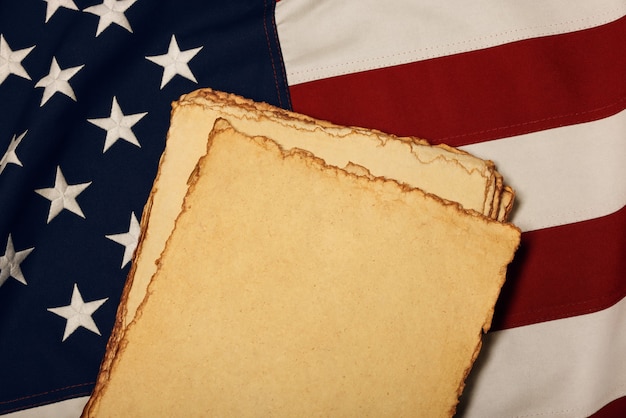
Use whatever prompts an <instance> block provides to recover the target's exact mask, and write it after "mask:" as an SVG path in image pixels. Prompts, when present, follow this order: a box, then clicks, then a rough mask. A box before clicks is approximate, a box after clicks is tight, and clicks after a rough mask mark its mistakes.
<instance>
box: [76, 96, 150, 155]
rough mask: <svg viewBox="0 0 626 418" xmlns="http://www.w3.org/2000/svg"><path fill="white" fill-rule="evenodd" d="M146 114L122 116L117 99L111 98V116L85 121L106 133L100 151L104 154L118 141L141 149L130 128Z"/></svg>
mask: <svg viewBox="0 0 626 418" xmlns="http://www.w3.org/2000/svg"><path fill="white" fill-rule="evenodd" d="M147 114H148V112H144V113H134V114H132V115H124V114H123V113H122V109H121V108H120V105H119V104H118V103H117V98H115V97H113V104H112V105H111V116H109V117H108V118H98V119H87V121H88V122H90V123H93V124H94V125H96V126H98V127H100V128H102V129H104V130H105V131H107V136H106V139H105V140H104V149H103V150H102V153H103V154H104V153H105V152H106V151H107V150H108V149H109V148H110V147H111V145H113V144H115V143H116V142H117V140H118V139H123V140H125V141H127V142H130V143H131V144H133V145H136V146H138V147H141V145H139V141H137V137H135V134H134V133H133V131H132V130H131V128H132V127H133V126H134V125H135V124H136V123H137V122H139V120H141V118H143V117H144V116H146V115H147Z"/></svg>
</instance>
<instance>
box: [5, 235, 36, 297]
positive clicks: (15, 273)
mask: <svg viewBox="0 0 626 418" xmlns="http://www.w3.org/2000/svg"><path fill="white" fill-rule="evenodd" d="M34 249H35V248H34V247H33V248H29V249H27V250H22V251H18V252H15V247H14V246H13V240H12V239H11V234H9V239H8V240H7V247H6V250H5V251H4V255H3V256H1V257H0V286H2V284H3V283H4V282H6V281H7V279H8V278H9V277H13V278H14V279H15V280H17V281H18V282H20V283H23V284H26V279H25V278H24V275H23V274H22V269H21V268H20V264H22V262H23V261H24V259H25V258H26V257H28V255H29V254H30V253H31V252H32V251H33V250H34Z"/></svg>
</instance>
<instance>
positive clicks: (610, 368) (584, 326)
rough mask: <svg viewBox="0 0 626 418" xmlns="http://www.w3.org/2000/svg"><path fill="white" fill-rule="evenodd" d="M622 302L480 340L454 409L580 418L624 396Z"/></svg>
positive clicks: (625, 318) (471, 413) (625, 311)
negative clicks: (464, 388)
mask: <svg viewBox="0 0 626 418" xmlns="http://www.w3.org/2000/svg"><path fill="white" fill-rule="evenodd" d="M625 323H626V298H625V299H622V301H621V302H619V303H617V304H616V305H613V306H612V307H610V308H608V309H605V310H603V311H600V312H596V313H593V314H588V315H582V316H578V317H572V318H567V319H559V320H556V321H551V322H544V323H540V324H534V325H528V326H525V327H520V328H513V329H509V330H504V331H497V332H493V333H490V334H488V335H487V337H486V338H485V341H484V346H483V350H482V351H481V353H480V355H479V357H478V360H477V362H476V364H475V366H474V370H472V372H471V373H470V378H469V380H468V386H467V387H466V390H465V392H464V395H463V397H462V401H461V405H460V408H459V412H462V413H460V416H463V417H466V418H471V417H480V418H487V417H497V418H506V417H530V416H532V417H536V416H550V417H567V418H571V417H586V416H589V415H590V414H592V413H594V412H596V411H598V410H599V409H600V408H602V407H603V406H605V405H606V404H608V403H609V402H611V401H613V400H615V399H617V398H620V397H622V396H625V395H626V361H624V360H625V359H626V357H625V356H626V354H625V353H626V326H624V324H625Z"/></svg>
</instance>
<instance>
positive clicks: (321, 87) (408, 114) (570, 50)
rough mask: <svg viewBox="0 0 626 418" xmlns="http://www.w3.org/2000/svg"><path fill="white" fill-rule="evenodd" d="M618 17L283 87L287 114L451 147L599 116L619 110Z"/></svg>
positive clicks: (622, 98)
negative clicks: (289, 111) (287, 99)
mask: <svg viewBox="0 0 626 418" xmlns="http://www.w3.org/2000/svg"><path fill="white" fill-rule="evenodd" d="M624 45H626V18H621V19H619V20H617V21H614V22H612V23H609V24H606V25H603V26H599V27H596V28H592V29H587V30H582V31H578V32H572V33H567V34H563V35H556V36H548V37H542V38H535V39H530V40H525V41H519V42H514V43H510V44H506V45H502V46H498V47H493V48H488V49H484V50H479V51H473V52H468V53H462V54H457V55H452V56H447V57H442V58H436V59H431V60H426V61H420V62H416V63H412V64H406V65H400V66H395V67H389V68H385V69H381V70H372V71H366V72H362V73H356V74H350V75H345V76H340V77H333V78H329V79H324V80H318V81H314V82H309V83H304V84H300V85H295V86H291V87H290V92H291V96H292V102H293V108H294V110H296V111H298V112H302V113H306V114H309V115H311V116H315V117H318V118H322V119H327V120H331V121H333V122H336V123H340V124H347V125H357V126H365V127H372V128H377V129H380V130H383V131H387V132H390V133H395V134H398V135H416V136H419V137H422V138H425V139H427V140H429V141H431V142H433V143H439V142H445V143H447V144H450V145H453V146H460V145H465V144H469V143H474V142H481V141H485V140H489V139H495V138H502V137H509V136H513V135H518V134H523V133H528V132H533V131H538V130H543V129H548V128H553V127H556V126H563V125H569V124H574V123H579V122H584V121H591V120H595V119H599V118H603V117H606V116H609V115H612V114H614V113H617V112H619V111H621V110H622V109H624V107H625V102H626V82H625V80H626V78H625V77H626V54H625V53H624Z"/></svg>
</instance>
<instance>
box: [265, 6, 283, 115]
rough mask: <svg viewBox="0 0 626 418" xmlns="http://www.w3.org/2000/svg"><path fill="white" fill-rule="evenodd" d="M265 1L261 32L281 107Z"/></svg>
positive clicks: (281, 102)
mask: <svg viewBox="0 0 626 418" xmlns="http://www.w3.org/2000/svg"><path fill="white" fill-rule="evenodd" d="M267 1H268V0H263V30H264V32H265V41H266V42H267V49H268V52H269V54H270V63H271V64H272V72H273V73H274V86H275V87H276V96H278V103H279V104H280V106H281V107H283V100H282V98H281V96H282V95H281V94H280V88H279V86H278V75H277V74H276V66H275V65H274V53H273V51H272V44H271V42H270V36H269V34H268V33H267V18H268V15H267Z"/></svg>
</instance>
